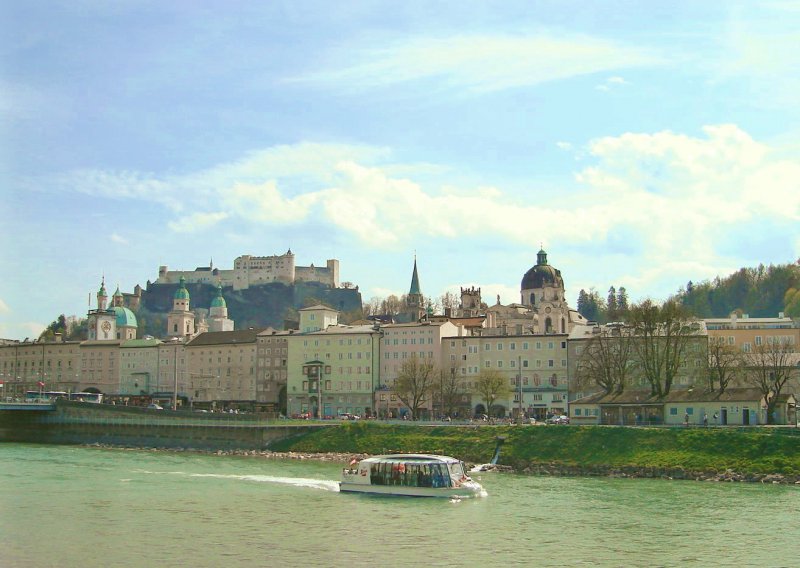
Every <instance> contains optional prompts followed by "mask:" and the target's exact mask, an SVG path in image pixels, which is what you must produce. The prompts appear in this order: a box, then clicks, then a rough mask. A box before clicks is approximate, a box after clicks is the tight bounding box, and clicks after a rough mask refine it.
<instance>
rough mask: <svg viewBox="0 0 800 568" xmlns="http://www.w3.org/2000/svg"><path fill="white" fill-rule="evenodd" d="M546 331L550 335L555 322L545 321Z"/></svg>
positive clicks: (548, 319)
mask: <svg viewBox="0 0 800 568" xmlns="http://www.w3.org/2000/svg"><path fill="white" fill-rule="evenodd" d="M544 329H545V332H546V333H550V332H551V331H552V330H553V320H552V319H550V318H547V319H545V320H544Z"/></svg>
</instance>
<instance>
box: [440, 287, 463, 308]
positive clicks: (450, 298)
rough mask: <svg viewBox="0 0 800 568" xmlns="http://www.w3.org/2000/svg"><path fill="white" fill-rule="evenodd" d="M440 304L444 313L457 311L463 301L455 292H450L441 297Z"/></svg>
mask: <svg viewBox="0 0 800 568" xmlns="http://www.w3.org/2000/svg"><path fill="white" fill-rule="evenodd" d="M439 304H440V305H441V306H442V311H444V310H455V309H456V308H458V307H459V305H461V299H460V298H459V297H458V296H456V295H455V294H454V293H453V292H450V291H448V292H445V293H444V294H442V295H441V296H440V297H439Z"/></svg>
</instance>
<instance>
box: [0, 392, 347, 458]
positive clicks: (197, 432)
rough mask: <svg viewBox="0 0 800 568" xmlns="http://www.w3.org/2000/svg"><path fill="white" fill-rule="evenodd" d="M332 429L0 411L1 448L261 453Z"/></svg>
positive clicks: (183, 416) (115, 413)
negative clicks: (70, 446) (105, 446)
mask: <svg viewBox="0 0 800 568" xmlns="http://www.w3.org/2000/svg"><path fill="white" fill-rule="evenodd" d="M331 426H335V424H334V425H331ZM331 426H328V425H316V424H314V425H295V424H280V423H279V422H277V421H274V420H269V419H268V418H267V417H264V416H260V415H257V414H212V413H208V414H205V413H199V412H188V411H187V412H183V411H178V412H173V411H170V410H151V409H145V408H136V407H126V406H113V405H107V404H93V403H86V402H75V401H66V400H59V401H57V403H56V405H55V408H54V409H52V410H2V409H0V442H24V443H42V444H109V445H117V446H135V447H153V448H186V449H204V450H218V449H222V450H263V449H269V446H270V444H271V443H272V442H275V441H277V440H285V439H287V438H292V437H294V436H298V435H301V434H304V433H307V432H308V431H310V430H313V429H317V428H329V427H331Z"/></svg>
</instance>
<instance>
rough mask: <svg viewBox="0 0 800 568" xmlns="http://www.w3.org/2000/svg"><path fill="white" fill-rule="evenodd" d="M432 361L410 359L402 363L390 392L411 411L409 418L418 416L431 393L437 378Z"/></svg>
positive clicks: (417, 358) (416, 358)
mask: <svg viewBox="0 0 800 568" xmlns="http://www.w3.org/2000/svg"><path fill="white" fill-rule="evenodd" d="M437 374H438V373H437V372H436V367H435V366H434V364H433V361H432V360H429V359H422V358H419V357H411V358H410V359H407V360H406V361H404V362H403V364H402V365H401V366H400V371H399V372H398V374H397V378H396V379H395V381H394V386H393V387H392V390H393V391H394V393H395V394H396V395H397V398H399V399H400V400H401V401H402V402H403V404H405V405H406V406H407V407H408V408H409V409H410V410H411V418H412V419H416V418H417V417H418V416H419V410H420V408H422V406H423V403H424V402H425V401H426V400H427V399H428V397H429V396H430V395H431V393H432V391H433V386H434V383H435V381H436V378H437Z"/></svg>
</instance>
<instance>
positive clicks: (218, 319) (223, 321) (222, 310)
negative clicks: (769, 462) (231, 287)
mask: <svg viewBox="0 0 800 568" xmlns="http://www.w3.org/2000/svg"><path fill="white" fill-rule="evenodd" d="M208 319H209V322H208V330H209V331H233V320H231V319H228V304H227V303H226V302H225V298H223V297H222V283H219V284H217V295H216V297H215V298H214V299H213V300H211V307H210V309H209V310H208Z"/></svg>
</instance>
